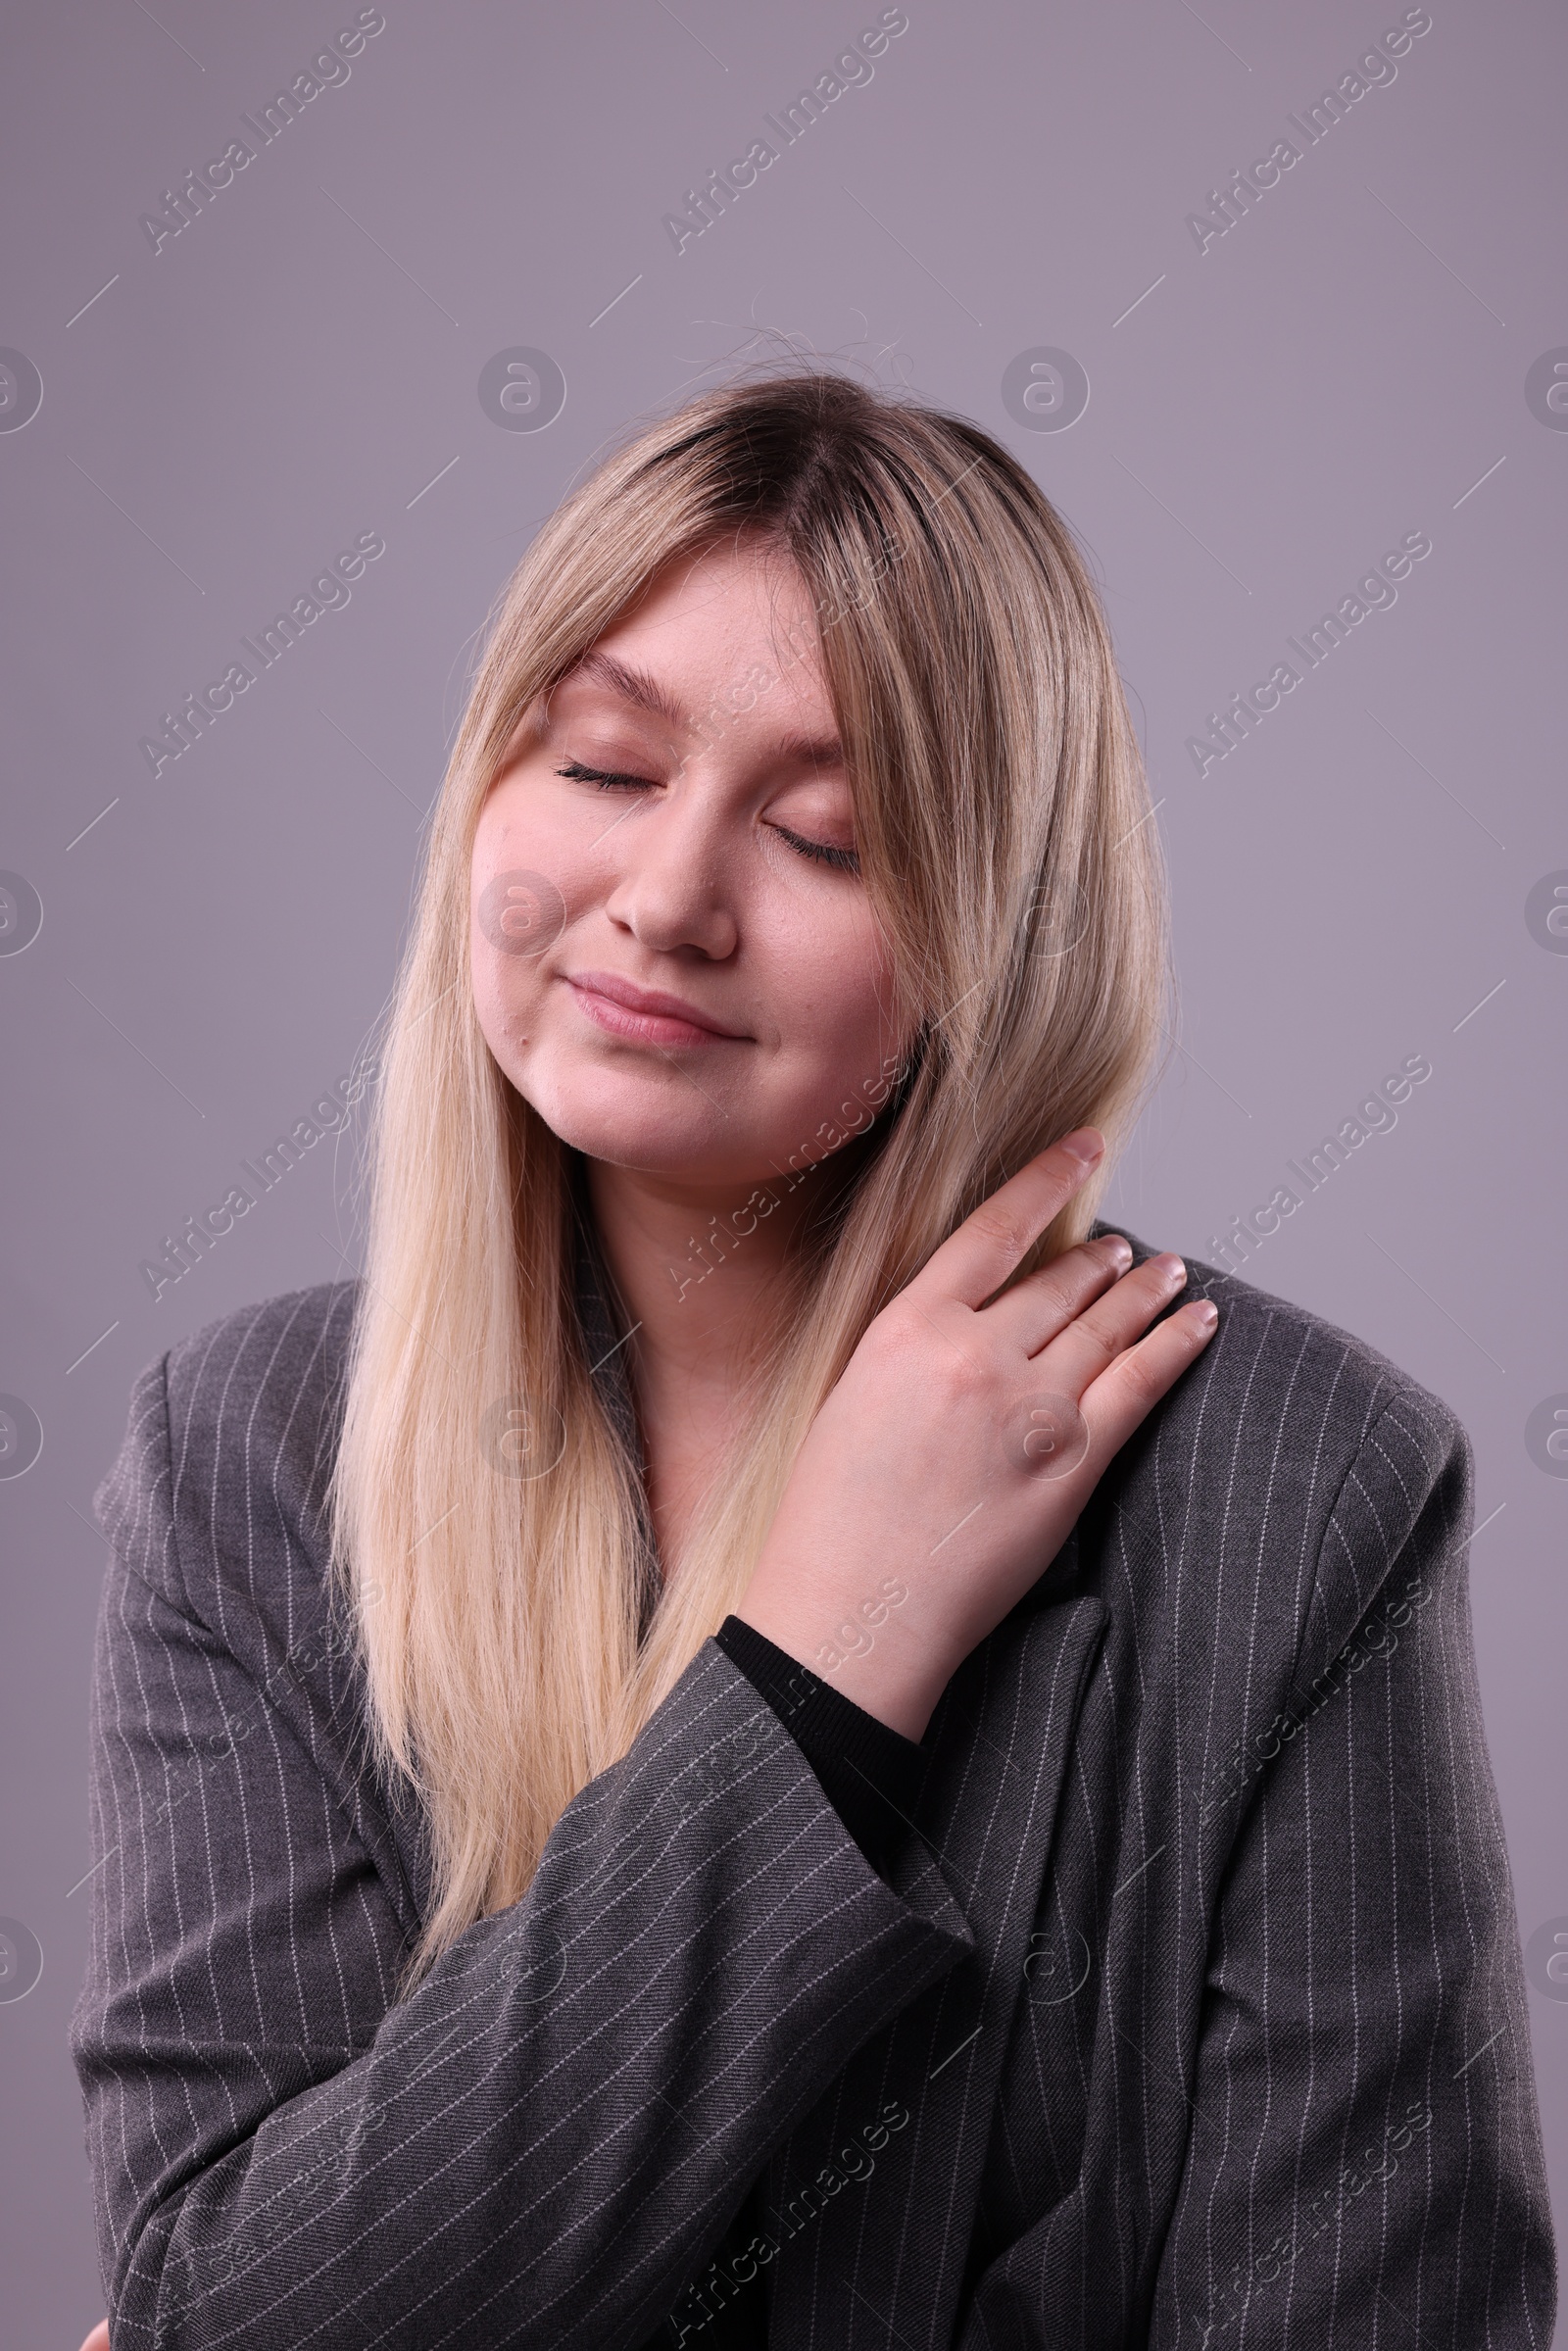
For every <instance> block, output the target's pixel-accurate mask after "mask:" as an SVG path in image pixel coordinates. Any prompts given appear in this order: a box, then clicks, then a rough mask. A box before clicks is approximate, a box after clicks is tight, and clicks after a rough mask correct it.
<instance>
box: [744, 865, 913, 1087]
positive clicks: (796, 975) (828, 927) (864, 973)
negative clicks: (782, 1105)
mask: <svg viewBox="0 0 1568 2351" xmlns="http://www.w3.org/2000/svg"><path fill="white" fill-rule="evenodd" d="M770 959H771V961H772V965H773V968H772V969H771V970H770V972H769V974H768V988H767V993H768V995H769V996H770V997H771V998H772V1001H773V1003H774V1004H775V1005H776V1007H777V1025H778V1030H779V1033H780V1036H781V1038H782V1039H783V1040H784V1041H785V1044H786V1048H787V1053H786V1060H787V1064H788V1065H789V1066H790V1067H791V1069H792V1074H793V1076H794V1077H795V1079H796V1082H797V1083H798V1084H799V1085H801V1086H802V1087H804V1089H805V1090H806V1091H807V1092H809V1094H810V1095H811V1096H812V1097H814V1098H815V1099H818V1100H821V1101H824V1102H827V1104H828V1108H829V1109H832V1108H833V1107H834V1106H835V1105H836V1103H837V1100H838V1097H839V1095H840V1094H841V1093H846V1094H848V1093H853V1092H855V1091H856V1089H857V1088H858V1086H859V1085H860V1084H861V1083H862V1082H863V1081H864V1080H866V1079H867V1078H869V1077H870V1076H871V1074H872V1073H873V1072H874V1071H875V1070H876V1068H877V1067H878V1064H879V1062H880V1059H881V1056H882V1055H883V1053H886V1052H888V1051H889V1050H890V1047H891V1043H892V1035H893V1014H892V1005H893V967H892V963H891V960H890V958H889V957H888V955H887V954H886V952H885V950H884V949H883V947H882V945H881V942H880V941H879V939H878V936H877V933H876V929H875V925H874V924H873V922H872V920H871V916H870V912H869V909H868V908H866V907H865V906H864V905H863V902H862V903H861V905H860V906H858V907H857V908H856V909H855V910H854V911H853V912H850V913H848V914H845V913H843V912H838V911H837V910H829V912H828V913H827V914H826V915H824V917H822V918H821V919H819V920H818V921H816V922H814V923H811V924H809V925H798V924H797V925H791V926H789V927H788V928H787V929H784V930H782V931H781V932H780V933H779V934H778V935H777V936H776V938H775V939H774V941H773V943H772V955H771V958H770Z"/></svg>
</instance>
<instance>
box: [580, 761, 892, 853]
mask: <svg viewBox="0 0 1568 2351" xmlns="http://www.w3.org/2000/svg"><path fill="white" fill-rule="evenodd" d="M556 773H557V774H558V775H560V776H564V777H565V778H566V780H567V781H568V782H570V783H574V784H597V785H598V786H599V789H600V790H601V791H602V792H613V791H616V790H620V791H631V792H652V791H654V790H656V789H657V787H656V785H655V784H654V783H653V781H652V779H651V778H650V777H648V776H646V775H625V774H623V773H621V772H620V770H619V769H617V768H613V767H588V766H585V765H584V763H583V761H582V760H581V759H567V760H566V761H565V763H564V765H563V766H560V767H558V768H557V769H556ZM773 829H774V831H775V832H777V833H780V834H782V835H783V837H784V839H785V840H786V841H787V842H788V843H789V845H790V847H791V848H792V849H794V850H798V851H799V852H800V854H801V856H802V857H812V858H814V859H815V860H816V862H817V863H818V864H821V865H833V866H836V867H838V868H839V869H840V870H841V871H843V872H847V873H858V872H859V870H860V855H859V852H858V850H855V849H834V848H832V847H831V846H830V844H829V843H827V842H825V841H807V840H804V839H803V838H802V836H801V835H800V834H799V833H792V832H791V831H790V828H789V826H788V825H787V824H775V825H774V828H773Z"/></svg>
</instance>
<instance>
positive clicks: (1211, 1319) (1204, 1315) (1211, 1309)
mask: <svg viewBox="0 0 1568 2351" xmlns="http://www.w3.org/2000/svg"><path fill="white" fill-rule="evenodd" d="M1187 1310H1188V1312H1189V1313H1190V1314H1191V1316H1192V1318H1193V1320H1194V1321H1195V1322H1197V1323H1201V1325H1202V1327H1203V1329H1204V1330H1205V1331H1211V1330H1212V1329H1213V1328H1214V1325H1215V1324H1216V1323H1217V1322H1218V1320H1219V1308H1218V1307H1217V1306H1216V1305H1215V1303H1214V1301H1213V1299H1212V1298H1195V1299H1194V1300H1193V1302H1192V1304H1191V1306H1189V1308H1188V1309H1187Z"/></svg>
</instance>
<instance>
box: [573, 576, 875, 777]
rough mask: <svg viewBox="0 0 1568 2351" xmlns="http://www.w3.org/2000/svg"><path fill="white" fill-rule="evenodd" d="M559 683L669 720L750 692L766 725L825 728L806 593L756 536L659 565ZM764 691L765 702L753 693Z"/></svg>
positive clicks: (823, 688) (829, 715) (827, 711)
mask: <svg viewBox="0 0 1568 2351" xmlns="http://www.w3.org/2000/svg"><path fill="white" fill-rule="evenodd" d="M563 684H564V685H565V684H569V685H571V686H572V687H573V688H574V690H575V691H576V692H577V693H594V694H604V695H608V696H610V697H612V698H613V699H615V700H618V701H622V702H627V703H631V704H635V705H637V706H638V707H641V708H642V709H644V710H649V711H650V712H651V713H652V714H653V715H655V716H657V717H660V718H662V719H663V720H664V721H665V723H667V724H670V725H679V724H684V725H690V724H691V723H693V722H694V721H698V720H701V719H702V718H703V717H704V715H705V714H706V713H708V712H709V711H710V710H711V707H712V706H713V705H714V704H715V703H716V704H717V705H719V707H720V708H726V709H727V708H729V707H730V705H731V704H732V703H735V702H748V698H750V702H749V707H750V708H751V710H753V713H754V714H755V715H758V716H761V715H762V713H763V711H764V710H765V713H766V717H767V719H768V721H769V722H770V724H771V726H772V728H773V729H774V730H775V731H777V730H780V729H797V728H799V727H800V726H801V725H802V724H810V725H812V726H813V727H815V728H816V729H817V730H818V731H819V732H829V733H831V732H832V731H833V709H832V699H831V696H830V694H829V692H828V687H827V683H826V679H825V677H824V675H823V671H822V664H821V654H820V650H819V646H818V641H817V632H816V622H815V617H814V614H813V611H812V604H811V596H810V591H809V588H808V586H807V583H806V581H805V579H804V578H803V577H802V574H801V572H800V570H799V569H798V568H797V566H796V564H795V563H793V562H792V561H791V560H790V558H789V557H788V555H787V554H785V553H784V552H783V551H782V550H781V549H778V548H774V547H769V546H763V545H759V544H757V543H756V542H746V541H742V542H740V543H738V544H737V543H735V542H726V543H724V544H723V545H721V546H718V547H715V548H709V549H705V550H703V551H701V552H699V553H696V554H690V555H685V556H681V557H679V558H677V559H676V560H675V561H673V562H672V563H667V564H666V565H664V567H663V568H662V570H661V571H660V572H658V573H657V574H656V575H655V577H654V579H653V580H652V581H651V582H650V583H649V586H648V588H647V590H646V591H645V593H644V594H643V596H642V597H641V599H640V600H639V601H638V603H637V604H636V605H635V606H634V607H633V608H632V610H631V611H630V612H626V613H624V614H622V616H621V617H620V619H618V620H617V621H616V622H615V623H614V624H613V626H612V627H611V628H609V629H607V630H606V631H605V633H604V635H603V636H601V637H600V638H599V640H598V642H597V644H596V645H595V646H594V647H593V649H592V650H591V652H590V653H589V654H588V655H587V656H586V657H585V658H584V660H583V661H581V662H579V663H578V664H577V666H576V668H575V669H574V670H571V671H569V672H568V673H567V677H566V678H565V679H564V680H563ZM764 690H765V703H763V702H761V701H760V699H758V698H759V696H760V694H761V693H762V692H763V691H764ZM740 714H741V713H740V711H739V710H737V711H736V712H735V715H736V719H737V722H738V719H739V716H740Z"/></svg>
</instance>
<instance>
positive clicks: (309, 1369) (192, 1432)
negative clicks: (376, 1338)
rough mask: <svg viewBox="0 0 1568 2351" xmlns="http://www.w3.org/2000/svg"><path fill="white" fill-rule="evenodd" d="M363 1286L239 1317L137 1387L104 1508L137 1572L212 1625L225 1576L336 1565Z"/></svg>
mask: <svg viewBox="0 0 1568 2351" xmlns="http://www.w3.org/2000/svg"><path fill="white" fill-rule="evenodd" d="M359 1294H360V1285H359V1284H358V1282H352V1281H349V1282H328V1283H322V1284H319V1286H317V1287H315V1288H312V1289H307V1290H292V1291H287V1292H285V1293H284V1294H283V1295H282V1296H280V1297H278V1298H267V1299H264V1300H263V1301H262V1302H261V1303H259V1304H256V1305H251V1306H241V1307H238V1308H236V1309H235V1310H234V1312H232V1313H230V1314H225V1315H222V1316H221V1317H220V1318H219V1319H218V1320H217V1321H215V1322H211V1323H208V1324H207V1325H206V1326H205V1327H204V1328H203V1329H201V1330H199V1331H195V1332H193V1333H192V1334H191V1335H190V1337H188V1338H186V1339H182V1340H179V1341H178V1342H177V1343H176V1344H175V1345H174V1346H173V1347H171V1348H170V1349H169V1350H168V1352H167V1353H165V1354H163V1355H161V1356H159V1357H158V1358H157V1359H156V1360H155V1361H154V1362H152V1363H149V1364H148V1365H147V1366H146V1367H145V1368H144V1369H143V1371H142V1372H141V1373H140V1374H139V1375H138V1377H137V1379H136V1381H135V1383H134V1385H133V1387H132V1390H131V1396H130V1406H129V1412H128V1415H127V1420H126V1428H125V1436H124V1440H123V1444H122V1446H121V1449H120V1453H119V1455H118V1457H117V1459H116V1461H115V1463H114V1466H113V1467H112V1469H111V1470H110V1471H109V1474H108V1476H107V1477H106V1478H105V1479H104V1481H103V1483H102V1485H101V1486H100V1487H99V1489H98V1492H97V1494H95V1495H94V1508H95V1510H96V1513H97V1517H98V1523H99V1526H100V1528H101V1529H102V1531H103V1533H104V1535H105V1537H106V1538H107V1540H108V1541H109V1542H110V1543H112V1544H113V1545H114V1547H115V1549H116V1551H117V1553H118V1554H119V1556H120V1557H121V1559H122V1560H123V1563H124V1564H125V1565H126V1566H128V1567H129V1568H130V1569H131V1570H132V1572H134V1573H135V1574H136V1575H138V1576H139V1577H140V1578H141V1579H142V1581H143V1582H144V1583H146V1584H148V1585H150V1586H151V1587H152V1589H153V1590H154V1591H155V1592H158V1593H159V1594H160V1595H161V1596H162V1597H164V1598H165V1599H167V1600H169V1601H170V1602H171V1604H172V1605H173V1606H175V1607H177V1608H179V1609H180V1610H181V1611H182V1612H185V1613H190V1614H195V1615H197V1616H203V1617H205V1616H206V1615H207V1614H208V1609H207V1606H206V1605H204V1600H205V1599H207V1598H208V1597H210V1587H211V1583H212V1580H213V1578H214V1576H215V1575H217V1576H222V1575H223V1574H224V1573H225V1572H227V1573H229V1574H239V1573H244V1574H245V1575H247V1576H248V1577H249V1579H250V1581H251V1583H252V1586H253V1588H254V1584H255V1581H256V1579H257V1577H258V1575H260V1576H263V1577H269V1576H272V1575H275V1574H277V1573H278V1572H279V1571H280V1570H285V1569H292V1570H294V1571H296V1572H297V1571H299V1570H301V1569H306V1570H309V1569H313V1568H314V1569H315V1570H317V1571H318V1572H319V1567H320V1564H321V1560H322V1557H323V1555H324V1507H325V1498H326V1488H327V1482H328V1480H329V1478H330V1475H331V1470H332V1464H333V1461H334V1459H335V1455H336V1447H337V1439H338V1433H339V1430H340V1428H341V1425H342V1410H343V1402H344V1396H345V1389H346V1376H347V1369H348V1355H349V1343H350V1338H351V1335H352V1331H353V1324H354V1313H355V1308H356V1304H357V1302H358V1298H359Z"/></svg>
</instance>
